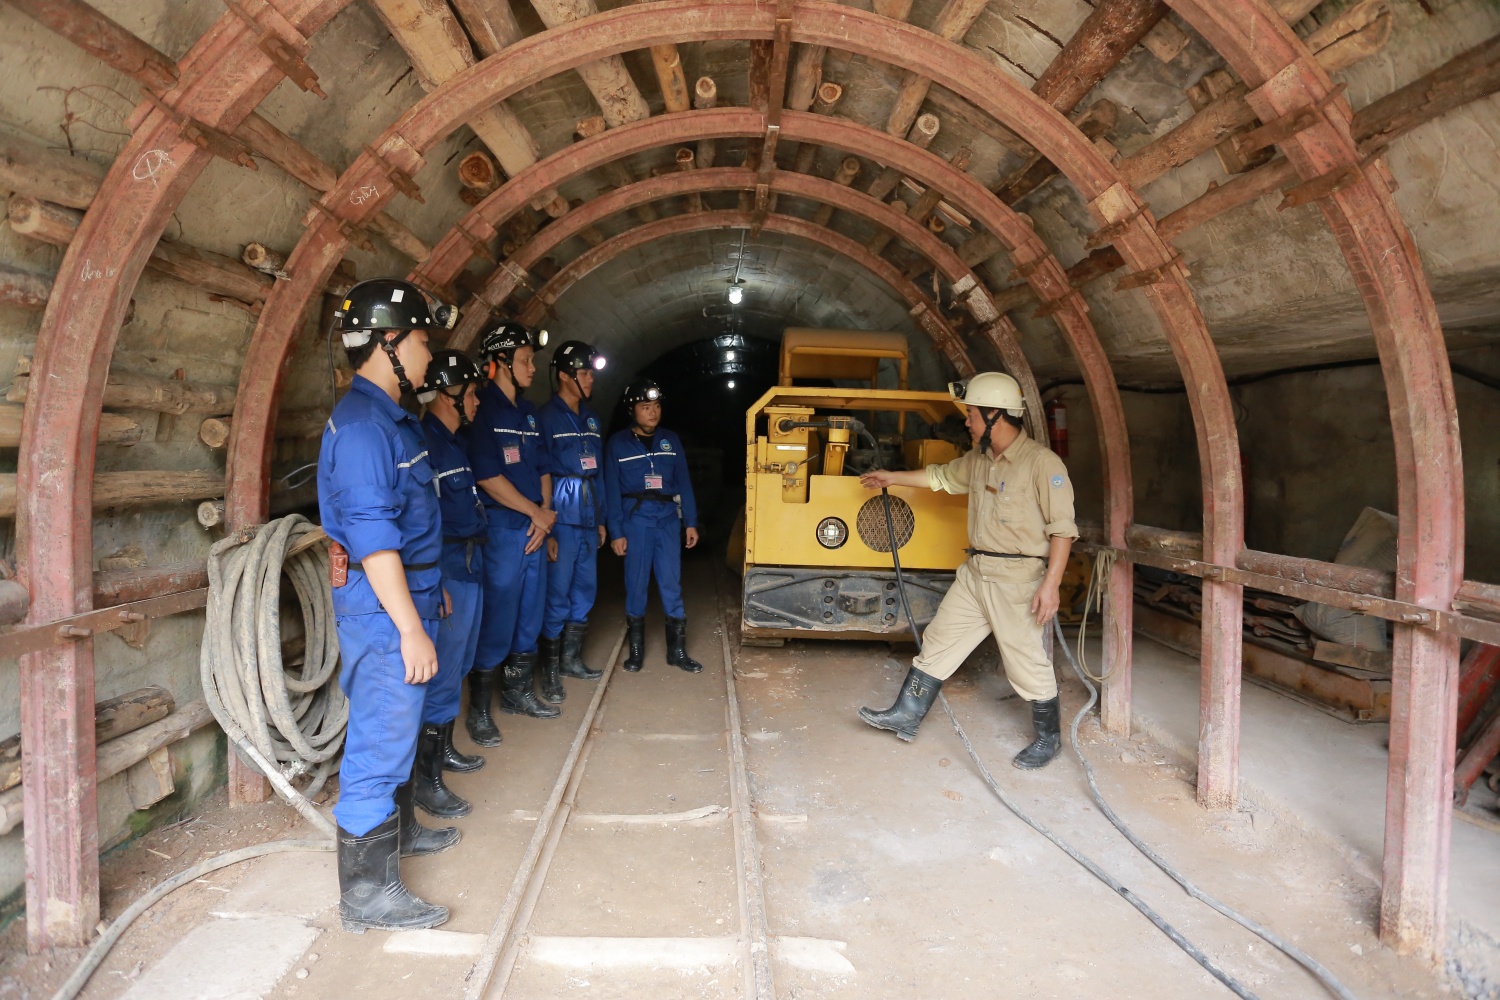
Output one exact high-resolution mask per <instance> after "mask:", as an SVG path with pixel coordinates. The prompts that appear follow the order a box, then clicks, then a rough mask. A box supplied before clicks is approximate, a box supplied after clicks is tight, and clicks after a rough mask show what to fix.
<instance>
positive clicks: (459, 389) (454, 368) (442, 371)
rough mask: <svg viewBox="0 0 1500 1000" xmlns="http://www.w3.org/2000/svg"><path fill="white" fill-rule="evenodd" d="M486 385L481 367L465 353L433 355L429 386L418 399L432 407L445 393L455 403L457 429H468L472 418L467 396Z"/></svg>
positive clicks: (434, 353)
mask: <svg viewBox="0 0 1500 1000" xmlns="http://www.w3.org/2000/svg"><path fill="white" fill-rule="evenodd" d="M483 381H484V376H483V375H481V374H480V373H479V366H478V365H476V364H475V363H474V359H473V358H471V357H469V356H468V355H467V354H465V353H464V352H463V351H453V350H442V351H433V352H432V360H431V361H429V362H428V363H427V384H426V385H424V386H422V388H420V389H418V390H417V398H418V399H419V400H421V401H422V402H424V403H430V402H432V400H433V398H434V397H435V396H437V394H438V393H442V394H443V395H445V396H447V397H448V398H449V399H451V400H453V405H454V407H455V408H457V410H458V425H459V426H460V427H467V426H468V425H469V415H468V414H467V413H465V412H464V406H463V398H464V392H465V391H467V389H468V387H469V386H470V385H477V384H479V383H480V382H483Z"/></svg>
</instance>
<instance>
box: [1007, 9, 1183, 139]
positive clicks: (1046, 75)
mask: <svg viewBox="0 0 1500 1000" xmlns="http://www.w3.org/2000/svg"><path fill="white" fill-rule="evenodd" d="M1166 13H1167V5H1166V4H1164V3H1160V2H1159V0H1099V3H1098V4H1096V5H1095V7H1094V11H1093V13H1091V14H1090V15H1089V16H1088V17H1087V18H1086V19H1085V20H1084V22H1083V24H1082V25H1080V26H1079V28H1078V30H1077V31H1075V32H1074V33H1073V37H1072V38H1070V39H1068V44H1066V45H1064V46H1063V49H1062V51H1061V52H1059V53H1058V54H1057V56H1056V58H1054V59H1053V60H1052V62H1051V63H1050V64H1048V66H1047V68H1046V70H1044V71H1043V73H1042V75H1041V76H1040V77H1038V78H1037V81H1036V84H1035V85H1034V86H1033V87H1032V88H1031V89H1032V92H1033V93H1035V94H1036V95H1037V96H1038V97H1040V98H1041V99H1042V100H1044V101H1046V102H1047V103H1048V104H1051V105H1052V106H1053V107H1054V108H1056V109H1057V110H1059V111H1061V112H1062V113H1063V114H1067V113H1068V112H1070V111H1072V110H1073V109H1074V108H1076V107H1077V106H1078V104H1079V102H1081V101H1082V100H1083V99H1084V98H1085V97H1087V96H1088V94H1089V91H1091V90H1093V89H1094V87H1096V86H1097V85H1098V83H1099V81H1100V80H1103V79H1104V77H1105V74H1107V73H1108V72H1109V71H1110V70H1112V69H1114V68H1115V66H1117V65H1119V62H1120V60H1121V59H1124V58H1125V55H1126V53H1128V52H1129V51H1130V50H1131V49H1133V48H1134V47H1135V46H1136V43H1137V42H1139V41H1140V40H1141V39H1142V38H1143V37H1145V35H1146V32H1148V31H1150V30H1151V29H1152V28H1154V27H1155V26H1156V22H1158V21H1160V20H1161V19H1162V18H1163V17H1164V16H1166Z"/></svg>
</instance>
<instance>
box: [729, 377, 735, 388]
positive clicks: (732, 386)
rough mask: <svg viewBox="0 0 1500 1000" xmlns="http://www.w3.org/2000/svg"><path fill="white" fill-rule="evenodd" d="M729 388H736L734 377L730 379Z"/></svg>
mask: <svg viewBox="0 0 1500 1000" xmlns="http://www.w3.org/2000/svg"><path fill="white" fill-rule="evenodd" d="M729 388H731V389H733V388H734V379H730V380H729Z"/></svg>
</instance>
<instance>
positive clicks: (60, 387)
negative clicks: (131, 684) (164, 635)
mask: <svg viewBox="0 0 1500 1000" xmlns="http://www.w3.org/2000/svg"><path fill="white" fill-rule="evenodd" d="M348 3H349V0H281V2H280V3H278V5H277V6H278V7H279V8H280V13H281V14H282V15H283V16H284V17H285V19H286V22H287V24H288V26H289V27H290V28H291V29H292V30H294V31H296V32H300V33H301V34H302V35H303V36H304V37H306V36H310V35H312V34H313V33H314V32H316V31H317V30H318V29H319V28H321V27H322V26H323V25H325V24H327V23H328V21H330V20H331V19H332V18H333V17H334V15H335V14H337V13H338V12H339V11H340V10H342V9H343V8H344V7H346V6H347V5H348ZM259 40H260V33H259V32H258V31H257V30H255V29H253V28H252V27H251V26H249V25H247V24H246V23H245V21H244V20H242V19H241V18H239V17H237V16H235V15H234V14H232V13H225V14H224V15H222V16H221V17H220V18H219V19H218V20H217V21H216V22H215V23H214V24H213V26H212V27H210V28H209V29H208V30H207V31H206V32H205V33H204V35H203V37H202V38H200V39H199V40H198V42H197V44H195V45H194V46H193V48H192V50H191V51H190V52H189V53H188V54H187V56H185V57H184V58H183V59H182V61H181V62H180V63H179V64H178V71H179V83H178V85H177V87H176V88H175V89H173V90H171V91H169V92H168V93H166V94H164V95H162V101H163V102H164V103H165V104H166V105H168V106H170V107H172V108H174V109H175V114H173V115H169V114H167V113H166V112H164V111H163V110H161V109H160V108H154V107H152V106H151V105H149V104H142V105H141V106H140V107H139V108H138V109H137V110H136V113H135V114H134V115H133V116H132V118H131V120H130V124H131V127H132V134H131V137H130V140H129V141H128V142H127V143H126V144H125V148H124V149H123V150H122V151H121V152H120V154H119V156H117V157H116V158H115V161H114V164H113V166H112V167H111V168H110V170H109V173H108V174H107V175H106V177H105V179H104V182H103V184H102V185H101V186H100V188H99V192H98V194H97V195H96V196H95V197H94V200H93V202H92V204H91V205H90V207H89V210H88V212H87V213H86V214H85V216H84V219H83V223H82V225H80V227H79V229H78V233H77V235H76V236H75V237H74V239H73V240H72V242H71V243H70V244H69V246H68V250H67V252H66V253H65V254H64V255H63V261H62V266H61V267H60V268H59V269H58V275H57V279H56V281H55V283H54V285H53V294H52V297H51V299H50V300H49V302H48V306H47V312H46V314H45V315H44V316H43V319H42V326H41V329H40V331H39V333H38V335H37V345H36V357H35V362H34V364H35V368H34V370H35V372H36V375H37V377H36V379H35V383H34V384H33V386H32V389H31V392H30V393H29V394H28V396H27V400H26V411H25V422H24V428H23V435H22V440H21V449H20V462H19V468H18V477H17V479H18V489H17V518H16V524H17V532H18V548H19V550H20V553H21V565H20V571H21V575H22V577H23V579H24V580H25V583H26V586H27V589H28V591H29V592H30V594H31V612H30V615H29V620H30V621H32V622H34V623H39V622H49V621H54V620H56V619H59V618H63V617H66V616H68V615H72V614H76V613H78V612H80V611H84V610H87V609H89V608H91V607H92V606H93V585H92V564H93V537H94V536H93V502H92V497H93V472H94V447H95V441H96V438H97V434H98V425H99V410H100V405H101V402H102V399H103V393H104V382H105V378H106V375H107V373H108V370H109V360H110V355H111V354H112V353H113V352H114V344H115V338H116V336H117V335H118V334H119V330H120V324H121V322H122V320H123V318H124V315H125V309H126V305H127V303H128V302H129V300H130V296H131V292H132V291H133V290H134V288H135V285H136V281H137V280H138V279H139V277H140V273H141V270H142V268H143V267H144V266H145V262H146V259H147V257H149V256H150V254H151V250H152V249H153V248H154V247H155V246H156V242H157V240H158V239H160V237H161V234H162V231H163V230H164V228H165V227H166V224H167V220H168V219H169V218H170V217H171V215H172V213H173V212H175V211H176V210H177V207H178V205H179V204H180V203H181V202H182V199H183V196H184V195H185V194H186V193H187V191H188V189H189V188H191V187H192V185H193V182H194V181H195V180H196V179H197V177H198V174H199V173H200V172H201V171H202V170H203V168H204V167H205V166H206V165H207V163H208V161H209V159H210V154H209V153H207V152H205V151H204V150H202V149H200V148H199V147H198V146H197V145H195V144H194V143H192V142H190V141H188V140H187V138H185V137H184V134H183V133H184V128H185V126H186V125H187V123H189V122H192V121H199V122H203V123H205V124H208V125H211V126H214V127H217V128H219V129H221V130H224V131H232V130H233V128H234V127H235V126H236V125H238V124H239V122H240V121H242V120H243V119H244V118H245V117H246V116H247V115H248V114H249V113H250V112H251V111H253V110H254V109H255V107H256V105H258V104H259V103H260V102H261V101H262V100H263V99H264V98H265V97H266V95H267V94H269V93H270V92H271V90H272V89H273V88H274V87H275V86H276V84H277V83H279V82H280V81H281V79H282V73H281V71H280V69H278V68H277V67H276V65H275V64H274V63H273V62H272V61H271V60H270V59H269V58H268V57H267V56H266V55H265V53H264V52H262V51H261V50H260V49H259V48H257V43H258V42H259ZM60 539H61V540H65V541H63V542H62V543H61V544H59V540H60ZM21 713H22V720H23V721H22V728H23V730H24V731H25V734H26V735H25V745H26V746H27V747H28V750H27V752H26V753H25V754H24V756H23V775H24V782H25V789H26V794H25V806H24V808H25V839H26V870H27V878H26V930H27V942H28V945H29V947H30V948H31V949H32V950H33V951H35V950H39V949H43V948H48V947H52V946H55V945H78V944H83V943H85V942H86V941H87V940H88V939H89V937H90V936H91V935H92V934H93V933H94V925H95V924H96V923H97V921H98V916H99V894H98V877H99V870H98V857H99V850H98V820H97V815H96V798H95V785H96V766H95V758H94V725H93V715H94V665H93V644H92V642H91V641H90V640H81V641H78V642H74V643H70V644H68V645H65V646H55V647H53V648H51V649H49V650H46V651H45V652H40V653H33V654H30V655H29V656H26V657H23V658H22V667H21Z"/></svg>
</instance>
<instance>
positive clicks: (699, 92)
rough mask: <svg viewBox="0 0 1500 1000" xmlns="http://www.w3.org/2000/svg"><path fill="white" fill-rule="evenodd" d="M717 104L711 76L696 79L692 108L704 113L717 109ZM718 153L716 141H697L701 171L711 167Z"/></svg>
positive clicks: (717, 96)
mask: <svg viewBox="0 0 1500 1000" xmlns="http://www.w3.org/2000/svg"><path fill="white" fill-rule="evenodd" d="M718 103H719V87H718V85H717V84H716V83H714V78H713V77H711V76H700V77H698V81H697V83H695V84H694V85H693V107H695V108H697V109H698V110H700V111H706V110H708V109H709V108H713V107H717V106H718ZM718 153H719V142H718V140H717V139H699V140H698V156H697V163H698V167H699V168H700V169H702V170H707V169H708V168H709V167H711V166H713V165H714V160H715V159H717V158H718Z"/></svg>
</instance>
